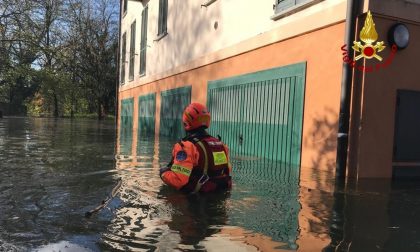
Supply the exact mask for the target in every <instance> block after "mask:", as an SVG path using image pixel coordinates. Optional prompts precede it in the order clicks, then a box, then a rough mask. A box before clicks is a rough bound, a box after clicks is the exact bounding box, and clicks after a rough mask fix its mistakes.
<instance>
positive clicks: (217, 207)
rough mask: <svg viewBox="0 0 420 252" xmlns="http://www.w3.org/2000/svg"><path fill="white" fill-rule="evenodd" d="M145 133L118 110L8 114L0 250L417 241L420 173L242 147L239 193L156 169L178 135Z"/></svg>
mask: <svg viewBox="0 0 420 252" xmlns="http://www.w3.org/2000/svg"><path fill="white" fill-rule="evenodd" d="M136 137H137V136H131V135H129V134H128V135H122V136H121V137H120V138H117V137H116V133H115V127H114V122H112V121H107V122H96V121H94V120H76V121H71V120H67V119H59V120H54V119H33V118H3V119H0V172H1V174H2V176H1V179H0V251H54V250H55V251H59V250H61V251H295V250H296V251H357V252H359V251H420V220H419V218H418V213H419V212H420V197H419V193H420V185H419V183H418V182H417V181H402V182H398V183H391V182H390V181H386V180H385V181H382V180H368V181H359V182H358V183H357V184H356V183H352V182H350V183H348V185H347V187H346V188H341V187H340V186H337V185H334V183H333V180H332V177H331V175H330V174H328V173H318V172H312V173H310V174H300V172H299V169H297V168H296V167H288V166H285V165H284V164H281V163H273V162H268V161H264V160H255V159H252V158H247V157H234V159H233V167H234V170H233V171H234V174H233V182H234V185H233V189H232V190H231V191H230V192H227V193H221V194H209V195H204V196H186V195H183V194H181V193H179V192H176V191H174V190H172V189H171V188H169V187H167V186H165V185H163V183H162V181H161V180H160V178H159V175H158V173H159V172H158V171H159V167H161V166H163V165H166V164H167V163H168V161H169V160H170V155H169V153H170V150H171V148H172V145H173V143H174V142H173V141H171V140H169V139H159V141H158V142H155V139H154V138H153V139H136ZM133 140H135V141H133ZM133 153H134V154H136V155H133ZM119 178H121V179H122V185H121V188H120V189H119V193H118V194H117V196H116V197H115V198H113V199H112V200H111V201H110V204H109V205H108V206H107V207H106V208H104V209H102V210H100V211H99V212H98V213H96V214H94V215H93V216H92V217H90V218H85V216H84V215H85V213H86V212H87V211H89V210H92V209H94V208H95V207H97V206H98V205H99V204H100V203H101V201H102V200H103V199H105V198H106V197H107V196H109V194H110V193H111V191H112V189H113V187H114V186H115V184H116V182H117V180H118V179H119Z"/></svg>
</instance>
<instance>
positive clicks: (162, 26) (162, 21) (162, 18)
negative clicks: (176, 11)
mask: <svg viewBox="0 0 420 252" xmlns="http://www.w3.org/2000/svg"><path fill="white" fill-rule="evenodd" d="M167 33H168V0H159V15H158V33H157V36H158V37H163V36H164V35H166V34H167Z"/></svg>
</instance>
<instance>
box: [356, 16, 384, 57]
mask: <svg viewBox="0 0 420 252" xmlns="http://www.w3.org/2000/svg"><path fill="white" fill-rule="evenodd" d="M360 40H361V41H363V42H364V44H363V43H362V42H360V41H354V42H353V49H354V50H355V51H356V52H358V53H360V54H359V55H357V56H356V57H355V58H354V59H355V60H359V59H361V58H365V59H371V58H375V59H377V60H379V61H382V57H381V56H379V55H378V54H377V53H378V52H381V51H382V50H384V49H385V46H384V42H383V41H380V42H376V43H375V41H376V40H378V33H377V32H376V29H375V23H374V22H373V18H372V14H370V11H368V14H367V17H366V19H365V25H364V26H363V28H362V30H361V31H360Z"/></svg>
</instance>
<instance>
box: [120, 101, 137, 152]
mask: <svg viewBox="0 0 420 252" xmlns="http://www.w3.org/2000/svg"><path fill="white" fill-rule="evenodd" d="M133 103H134V98H128V99H124V100H122V101H121V117H120V148H121V149H120V154H121V155H131V145H132V141H133Z"/></svg>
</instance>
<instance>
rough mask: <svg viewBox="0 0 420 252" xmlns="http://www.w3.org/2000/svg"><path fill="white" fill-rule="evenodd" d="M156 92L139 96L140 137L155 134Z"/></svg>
mask: <svg viewBox="0 0 420 252" xmlns="http://www.w3.org/2000/svg"><path fill="white" fill-rule="evenodd" d="M155 109H156V94H148V95H143V96H140V97H139V137H140V136H141V137H149V136H152V137H154V136H155Z"/></svg>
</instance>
